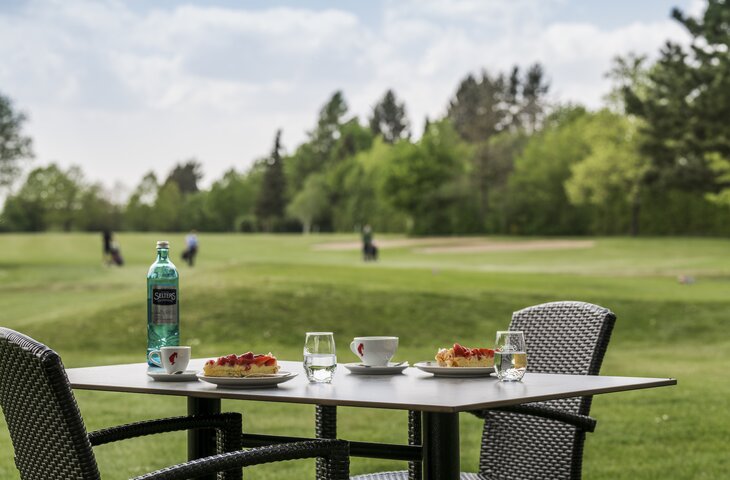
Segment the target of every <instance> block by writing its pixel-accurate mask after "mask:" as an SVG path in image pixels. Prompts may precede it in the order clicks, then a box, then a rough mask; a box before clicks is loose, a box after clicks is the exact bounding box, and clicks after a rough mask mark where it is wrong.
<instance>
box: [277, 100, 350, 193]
mask: <svg viewBox="0 0 730 480" xmlns="http://www.w3.org/2000/svg"><path fill="white" fill-rule="evenodd" d="M347 108H348V107H347V102H346V101H345V97H344V95H343V94H342V92H340V91H337V92H335V93H334V94H333V95H332V97H331V98H330V99H329V100H328V101H327V103H326V104H325V105H324V106H323V107H322V108H321V109H320V111H319V116H318V118H317V125H316V126H315V128H314V129H313V130H311V131H310V132H308V134H307V136H308V140H307V141H306V142H305V143H303V144H302V145H300V146H299V147H298V148H297V150H296V152H294V155H292V156H291V157H290V158H288V159H287V162H286V172H287V178H288V180H289V187H290V188H291V189H292V193H295V192H298V191H299V190H300V189H301V188H302V186H303V185H304V181H305V180H306V178H307V177H308V176H309V175H310V174H311V173H316V172H322V171H324V170H326V169H327V168H328V167H330V166H332V164H333V162H334V161H336V160H338V159H341V158H342V157H341V156H335V155H334V152H335V149H336V147H337V144H338V139H340V138H341V131H340V128H341V126H342V124H343V123H345V120H344V117H345V114H346V113H347Z"/></svg>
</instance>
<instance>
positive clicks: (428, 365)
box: [413, 362, 494, 377]
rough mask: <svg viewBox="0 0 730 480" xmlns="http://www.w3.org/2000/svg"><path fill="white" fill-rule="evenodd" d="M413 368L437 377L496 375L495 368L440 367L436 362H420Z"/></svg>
mask: <svg viewBox="0 0 730 480" xmlns="http://www.w3.org/2000/svg"><path fill="white" fill-rule="evenodd" d="M413 366H414V367H416V368H417V369H419V370H423V371H424V372H428V373H432V374H433V375H434V376H436V377H488V376H489V375H490V374H492V373H494V367H439V364H438V363H436V362H418V363H416V364H414V365H413Z"/></svg>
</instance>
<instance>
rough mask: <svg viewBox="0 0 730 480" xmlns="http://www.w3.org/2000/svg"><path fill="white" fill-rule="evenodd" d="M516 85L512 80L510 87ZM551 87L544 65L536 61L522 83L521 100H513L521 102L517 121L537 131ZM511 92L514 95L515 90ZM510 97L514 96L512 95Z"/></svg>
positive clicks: (532, 130) (531, 130) (524, 126)
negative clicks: (546, 77)
mask: <svg viewBox="0 0 730 480" xmlns="http://www.w3.org/2000/svg"><path fill="white" fill-rule="evenodd" d="M515 74H516V69H515ZM514 86H515V83H514V80H512V81H511V82H510V87H511V88H514ZM549 88H550V86H549V84H548V83H547V80H546V79H545V70H544V69H543V68H542V65H540V64H539V63H536V64H534V65H532V66H530V67H529V68H528V69H527V72H526V73H525V78H524V81H523V83H522V84H521V89H520V94H521V95H520V99H519V102H515V101H514V100H512V102H513V103H519V114H518V117H519V120H518V122H516V123H517V124H518V125H519V126H522V127H523V128H525V129H526V130H527V131H528V132H535V131H536V130H537V129H538V128H539V127H540V123H541V121H542V117H543V112H544V111H545V96H546V95H547V93H548V90H549ZM509 93H511V94H512V95H514V92H509ZM510 98H513V97H512V96H511V95H510Z"/></svg>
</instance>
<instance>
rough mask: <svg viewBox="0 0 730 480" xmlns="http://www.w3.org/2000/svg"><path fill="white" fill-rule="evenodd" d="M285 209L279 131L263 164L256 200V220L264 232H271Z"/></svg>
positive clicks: (284, 182)
mask: <svg viewBox="0 0 730 480" xmlns="http://www.w3.org/2000/svg"><path fill="white" fill-rule="evenodd" d="M285 208H286V177H285V176H284V166H283V161H282V158H281V130H278V131H277V132H276V137H275V139H274V148H273V149H272V151H271V156H270V157H269V158H268V159H267V161H266V164H265V170H264V176H263V179H262V182H261V190H260V191H259V194H258V198H257V199H256V206H255V213H256V218H257V219H258V221H259V222H260V223H261V225H262V226H263V228H264V230H265V231H267V232H271V231H273V230H274V227H275V225H276V223H277V222H279V221H281V220H283V218H284V213H285Z"/></svg>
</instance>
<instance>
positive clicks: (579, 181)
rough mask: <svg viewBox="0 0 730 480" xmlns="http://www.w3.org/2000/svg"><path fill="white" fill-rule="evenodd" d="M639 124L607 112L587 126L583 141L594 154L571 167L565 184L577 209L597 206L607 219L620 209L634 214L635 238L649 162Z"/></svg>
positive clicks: (633, 230) (598, 114) (602, 112)
mask: <svg viewBox="0 0 730 480" xmlns="http://www.w3.org/2000/svg"><path fill="white" fill-rule="evenodd" d="M637 123H638V121H637V120H636V119H635V118H633V117H626V116H622V115H619V114H616V113H612V112H609V111H607V110H603V111H601V112H598V113H597V114H595V115H592V116H591V118H590V119H588V121H587V123H586V124H585V128H584V132H583V136H582V140H583V141H585V142H587V143H588V145H589V147H590V153H589V154H588V155H587V156H586V157H584V158H583V159H582V160H580V161H579V162H578V163H575V164H574V165H573V166H572V167H571V172H572V174H571V177H570V178H569V179H568V180H567V181H566V183H565V190H566V192H567V194H568V199H569V200H570V202H571V203H573V204H574V205H594V206H596V207H598V208H599V209H600V210H602V213H603V214H604V215H605V212H606V211H610V210H611V209H612V208H615V207H616V206H617V205H627V206H628V207H629V208H630V211H631V214H630V216H631V222H630V229H631V232H630V233H631V235H633V236H636V235H638V234H639V213H640V208H641V198H642V192H643V187H644V185H645V176H646V174H647V172H648V170H649V159H648V158H647V157H645V156H644V155H642V154H641V152H640V151H639V140H638V132H637V130H638V127H637Z"/></svg>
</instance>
